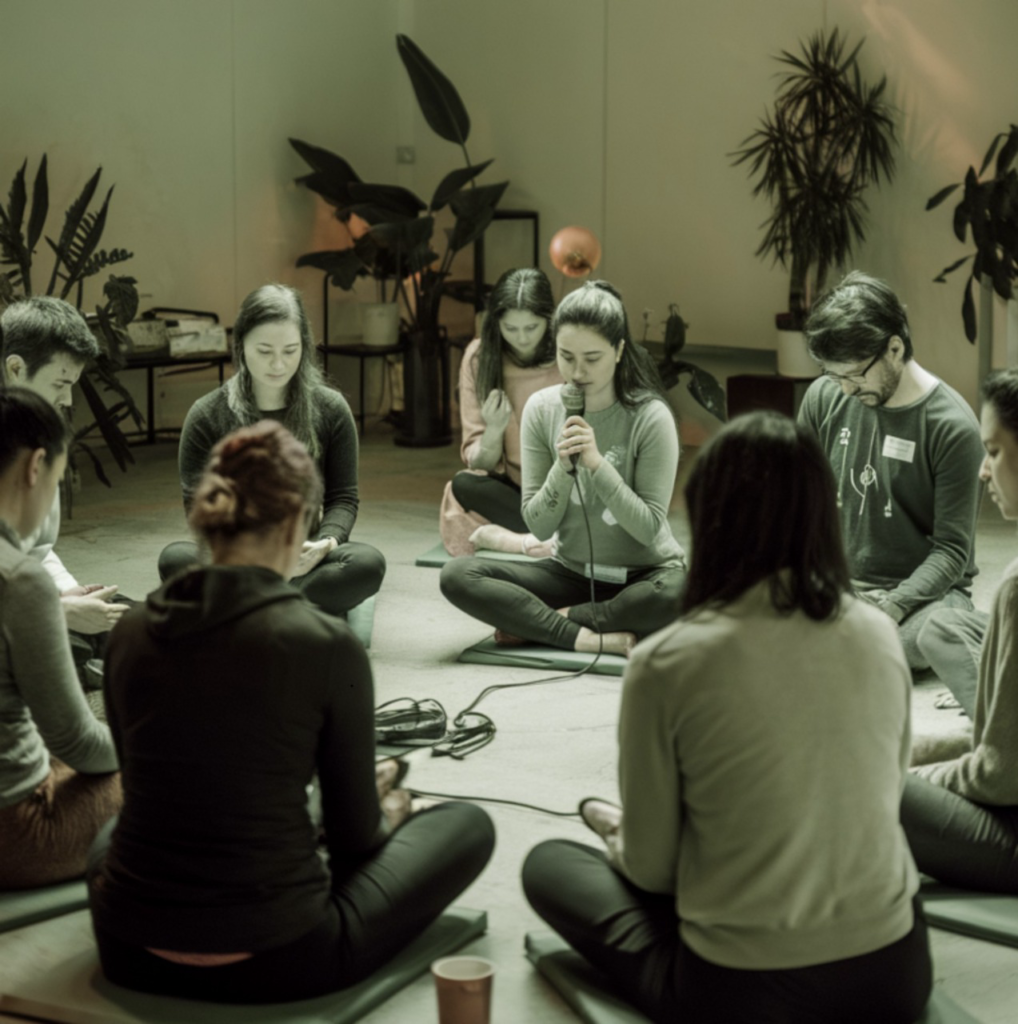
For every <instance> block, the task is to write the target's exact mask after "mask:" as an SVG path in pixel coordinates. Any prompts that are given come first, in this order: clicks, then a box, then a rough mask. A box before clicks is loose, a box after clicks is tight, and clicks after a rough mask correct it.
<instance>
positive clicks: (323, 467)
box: [159, 284, 385, 616]
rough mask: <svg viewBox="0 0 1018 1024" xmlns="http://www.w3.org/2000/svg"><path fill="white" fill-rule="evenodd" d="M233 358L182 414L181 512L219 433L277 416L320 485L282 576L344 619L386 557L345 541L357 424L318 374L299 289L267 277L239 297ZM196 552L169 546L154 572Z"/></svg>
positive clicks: (192, 559) (371, 587) (191, 559)
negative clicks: (224, 377)
mask: <svg viewBox="0 0 1018 1024" xmlns="http://www.w3.org/2000/svg"><path fill="white" fill-rule="evenodd" d="M233 362H234V374H233V376H232V377H231V378H230V379H229V380H228V381H227V382H226V383H225V384H224V385H223V386H222V387H221V388H218V389H217V390H215V391H213V392H212V393H211V394H208V395H205V396H204V397H203V398H200V399H198V401H197V402H195V404H194V405H193V406H192V407H191V409H190V411H189V412H188V414H187V418H186V419H185V420H184V427H183V429H182V430H181V434H180V453H179V460H180V483H181V487H182V489H183V493H184V510H185V512H187V511H189V510H190V508H191V503H192V501H193V500H194V493H195V489H196V488H197V486H198V482H199V481H200V480H201V476H202V473H203V472H204V469H205V465H206V463H207V462H208V459H209V453H210V452H211V451H212V448H213V446H214V445H215V443H216V442H217V441H218V440H219V439H220V438H222V437H223V436H225V435H226V434H227V433H229V432H230V431H231V430H235V429H236V428H237V427H240V426H244V425H250V424H252V423H256V422H257V421H258V420H262V419H266V418H270V419H276V420H279V421H280V422H281V423H283V424H284V426H286V428H287V429H288V430H289V431H290V433H292V434H293V435H294V437H296V438H297V439H298V440H299V441H300V442H301V443H302V444H303V445H304V447H305V448H307V450H308V451H309V452H310V453H311V456H312V458H313V459H314V461H315V463H316V464H317V466H318V469H319V472H320V473H321V476H322V480H323V482H324V493H323V495H322V502H321V514H319V509H318V508H317V507H316V508H315V509H314V510H313V511H314V515H313V516H312V522H311V526H310V529H309V533H310V534H311V537H312V539H310V540H308V541H307V543H306V544H305V545H304V550H303V551H302V552H301V557H300V559H299V560H298V562H297V564H296V566H295V567H294V570H293V576H292V578H291V582H292V583H293V584H294V586H296V587H297V588H298V589H299V590H302V591H303V592H304V593H305V594H306V595H307V597H308V598H310V600H312V601H314V603H315V604H317V605H318V607H319V608H321V609H322V610H323V611H326V612H329V613H330V614H332V615H339V616H344V615H345V614H346V613H347V612H348V611H349V610H350V609H351V608H353V607H355V606H356V605H358V604H360V603H361V602H362V601H365V600H366V599H367V598H369V597H371V596H372V595H373V594H376V593H378V589H379V587H380V586H381V585H382V579H383V577H384V576H385V559H384V558H383V557H382V554H381V552H380V551H378V550H377V549H375V548H373V547H372V546H371V545H369V544H362V543H359V542H355V541H351V540H350V533H351V531H352V530H353V526H354V522H355V521H356V519H357V506H358V503H359V499H358V495H357V460H358V444H357V428H356V425H355V424H354V419H353V415H352V414H351V412H350V407H349V406H348V405H347V403H346V399H345V398H343V396H342V395H341V394H340V393H339V392H338V391H334V390H333V389H332V388H329V387H326V385H325V383H324V381H323V379H322V375H321V371H320V370H319V369H318V362H317V356H316V353H315V343H314V338H313V336H312V334H311V325H310V323H309V322H308V317H307V312H306V311H305V309H304V302H303V300H302V299H301V296H300V292H298V291H297V290H296V289H294V288H289V287H287V286H286V285H282V284H267V285H265V286H263V287H262V288H258V289H256V290H255V291H253V292H251V294H250V295H248V296H247V298H245V299H244V301H243V302H242V303H241V306H240V312H239V313H238V314H237V321H236V323H235V324H234V328H233ZM199 558H200V555H199V548H198V547H197V545H195V544H193V543H191V542H189V541H178V542H176V543H174V544H170V545H169V546H168V547H166V548H165V549H164V550H163V552H162V554H161V555H160V557H159V578H160V579H161V580H164V581H165V580H167V579H169V578H170V577H171V576H172V575H173V574H174V573H176V572H180V571H181V570H182V569H187V568H189V567H190V566H192V565H195V564H196V563H197V562H198V561H199Z"/></svg>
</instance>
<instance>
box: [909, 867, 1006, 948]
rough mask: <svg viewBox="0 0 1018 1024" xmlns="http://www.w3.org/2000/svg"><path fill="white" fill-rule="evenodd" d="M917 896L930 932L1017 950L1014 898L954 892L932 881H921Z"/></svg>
mask: <svg viewBox="0 0 1018 1024" xmlns="http://www.w3.org/2000/svg"><path fill="white" fill-rule="evenodd" d="M919 895H920V897H921V898H922V901H923V911H924V912H925V914H926V920H927V921H928V922H929V924H930V925H931V926H932V927H933V928H943V929H944V930H945V931H948V932H960V933H961V934H962V935H969V936H971V937H972V938H974V939H985V940H986V941H987V942H996V943H999V944H1000V945H1002V946H1018V896H1005V895H1002V894H1000V893H993V892H974V891H972V890H971V889H954V888H952V887H951V886H949V885H944V884H942V883H941V882H937V881H934V880H933V879H932V878H930V879H924V880H923V884H922V888H921V889H920V890H919Z"/></svg>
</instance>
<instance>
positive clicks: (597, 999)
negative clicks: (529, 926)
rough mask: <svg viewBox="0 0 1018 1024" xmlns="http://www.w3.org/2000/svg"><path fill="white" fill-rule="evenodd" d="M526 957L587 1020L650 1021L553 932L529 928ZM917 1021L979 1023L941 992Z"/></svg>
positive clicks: (599, 1023)
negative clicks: (605, 984)
mask: <svg viewBox="0 0 1018 1024" xmlns="http://www.w3.org/2000/svg"><path fill="white" fill-rule="evenodd" d="M525 949H526V953H527V959H528V960H529V961H530V962H531V963H532V964H533V965H534V966H535V967H536V968H537V969H538V971H540V973H541V974H542V975H543V976H544V978H545V979H546V980H547V981H548V983H549V984H550V985H551V986H552V988H554V989H555V991H556V992H558V994H559V995H560V996H562V998H563V999H564V1000H565V1001H566V1002H567V1003H568V1004H569V1006H570V1008H571V1009H572V1010H573V1011H574V1012H575V1013H576V1015H577V1016H578V1017H579V1018H580V1020H582V1021H586V1024H650V1022H649V1019H648V1018H647V1017H645V1016H644V1015H643V1014H642V1013H640V1012H638V1011H637V1010H635V1009H633V1007H631V1006H630V1005H629V1004H628V1003H625V1002H623V1001H622V1000H621V999H619V998H618V997H617V996H615V995H613V994H612V993H611V992H609V991H608V990H607V989H606V988H605V987H604V986H603V984H602V983H601V982H600V981H599V980H598V976H597V972H596V971H595V970H594V968H593V967H591V965H590V964H589V963H587V961H586V960H584V959H583V957H582V956H580V954H579V953H577V952H576V951H575V950H573V949H572V948H571V947H570V946H569V945H568V944H567V943H566V941H565V940H564V939H561V938H559V936H558V935H556V934H555V933H554V932H529V933H528V934H527V937H526V941H525ZM916 1024H979V1021H978V1020H976V1018H975V1017H972V1016H970V1015H969V1014H968V1013H966V1012H965V1011H964V1010H963V1009H962V1008H961V1007H960V1006H958V1005H957V1004H956V1003H954V1002H952V1001H951V1000H950V999H949V998H948V997H947V996H945V995H944V994H943V992H940V991H938V990H937V989H934V991H933V996H932V998H931V999H930V1002H929V1005H928V1006H927V1007H926V1011H925V1012H924V1013H923V1015H922V1017H920V1018H919V1020H918V1021H916Z"/></svg>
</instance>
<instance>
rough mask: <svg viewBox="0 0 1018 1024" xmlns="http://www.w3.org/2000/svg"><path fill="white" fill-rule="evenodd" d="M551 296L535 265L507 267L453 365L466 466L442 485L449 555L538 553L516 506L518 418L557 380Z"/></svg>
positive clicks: (542, 548)
mask: <svg viewBox="0 0 1018 1024" xmlns="http://www.w3.org/2000/svg"><path fill="white" fill-rule="evenodd" d="M554 312H555V300H554V298H553V297H552V293H551V282H550V281H549V280H548V277H547V275H546V274H545V273H544V272H543V271H542V270H538V269H537V268H536V267H521V268H519V269H517V270H507V271H506V272H505V273H504V274H503V275H502V276H501V277H500V278H499V279H498V281H497V282H496V283H495V287H494V288H493V289H492V292H491V295H490V296H489V298H488V310H487V313H486V314H485V317H484V323H483V326H482V327H481V335H480V337H479V338H476V339H475V340H474V341H472V342H471V343H470V344H469V345H468V346H467V349H466V351H465V352H464V353H463V362H462V363H461V364H460V386H459V402H460V421H461V423H462V425H463V441H462V444H461V446H460V456H461V457H462V459H463V462H464V463H465V464H466V467H467V468H466V469H463V470H460V472H458V473H457V474H456V475H455V476H454V477H453V478H452V480H451V481H450V483H448V484H447V485H446V488H445V494H444V495H443V497H442V509H441V514H440V517H439V524H440V527H441V533H442V542H443V543H444V544H445V548H446V550H447V551H448V552H449V553H450V554H452V555H472V554H473V553H474V551H475V550H476V549H478V548H487V549H490V550H495V551H507V552H514V553H522V554H526V555H531V556H533V557H535V558H543V557H544V556H546V555H549V554H551V553H552V550H553V548H552V542H551V541H550V540H549V541H544V542H542V541H539V540H537V538H536V537H535V536H534V535H533V534H532V533H531V532H530V530H529V529H528V528H527V524H526V523H525V522H524V521H523V515H522V513H521V511H520V479H521V476H520V458H521V454H520V420H521V419H522V418H523V407H524V406H525V405H526V404H527V399H528V398H530V396H531V395H532V394H534V392H535V391H540V390H541V389H542V388H546V387H550V386H551V385H552V384H558V383H560V382H561V380H562V378H561V376H560V374H559V371H558V366H557V365H556V362H555V340H554V338H553V337H552V334H551V330H550V323H551V318H552V315H553V314H554Z"/></svg>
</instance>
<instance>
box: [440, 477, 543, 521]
mask: <svg viewBox="0 0 1018 1024" xmlns="http://www.w3.org/2000/svg"><path fill="white" fill-rule="evenodd" d="M452 495H453V497H454V498H455V499H456V500H457V501H458V502H459V503H460V504H461V505H462V506H463V508H464V509H466V510H467V512H476V513H477V514H478V515H480V516H484V518H485V519H487V520H488V522H490V523H495V524H497V525H498V526H504V527H505V528H506V529H507V530H512V531H513V533H529V532H530V530H529V529H528V528H527V524H526V523H525V522H524V521H523V513H522V512H521V511H520V500H521V498H520V489H519V487H517V486H516V484H514V483H513V482H512V480H510V479H509V477H507V476H505V475H504V474H502V473H485V474H483V475H482V474H480V473H468V472H467V471H466V470H461V471H460V472H459V473H457V474H456V475H455V476H454V477H453V478H452Z"/></svg>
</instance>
